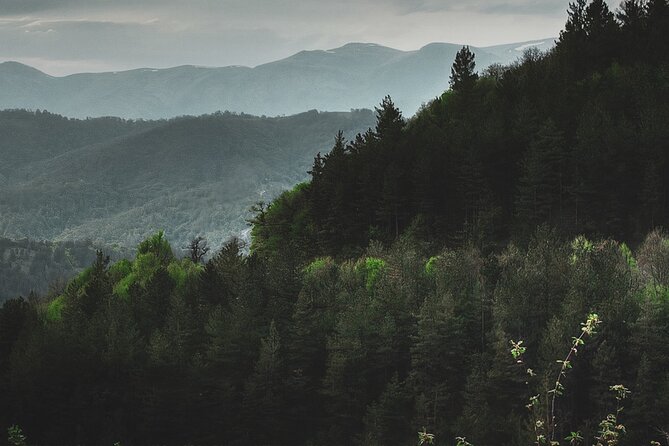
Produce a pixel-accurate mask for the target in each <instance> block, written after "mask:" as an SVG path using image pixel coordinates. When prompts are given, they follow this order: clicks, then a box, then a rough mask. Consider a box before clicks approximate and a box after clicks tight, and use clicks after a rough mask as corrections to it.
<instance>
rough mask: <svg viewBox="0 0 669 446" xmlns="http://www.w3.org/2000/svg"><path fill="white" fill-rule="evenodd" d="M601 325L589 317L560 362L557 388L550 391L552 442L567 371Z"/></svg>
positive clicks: (596, 319)
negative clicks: (557, 401)
mask: <svg viewBox="0 0 669 446" xmlns="http://www.w3.org/2000/svg"><path fill="white" fill-rule="evenodd" d="M599 324H601V321H600V320H599V316H598V315H597V314H595V313H591V314H589V315H588V318H587V319H586V321H585V322H583V323H581V334H580V336H578V337H574V338H572V345H571V349H570V350H569V353H568V354H567V357H566V358H565V359H563V360H558V364H561V367H560V373H559V374H558V377H557V379H556V380H555V387H553V389H551V390H549V391H548V393H549V394H552V395H551V410H550V414H549V419H548V420H547V422H548V424H549V425H550V431H551V442H554V441H555V427H556V425H557V423H556V422H555V399H556V398H557V397H558V396H561V395H562V393H563V392H564V386H563V385H562V379H563V378H564V377H566V376H567V371H569V370H571V360H572V358H573V357H574V356H576V355H577V354H578V348H579V347H581V346H582V345H584V344H585V337H586V336H592V335H594V334H595V333H597V332H596V331H595V329H596V328H597V326H598V325H599Z"/></svg>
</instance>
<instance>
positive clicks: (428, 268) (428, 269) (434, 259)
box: [425, 256, 439, 277]
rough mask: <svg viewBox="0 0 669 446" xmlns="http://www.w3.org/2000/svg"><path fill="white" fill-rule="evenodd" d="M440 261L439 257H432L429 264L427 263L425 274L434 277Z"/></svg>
mask: <svg viewBox="0 0 669 446" xmlns="http://www.w3.org/2000/svg"><path fill="white" fill-rule="evenodd" d="M438 260H439V256H432V257H430V259H429V260H428V261H427V263H425V274H427V275H428V276H429V277H434V274H435V268H436V263H437V261H438Z"/></svg>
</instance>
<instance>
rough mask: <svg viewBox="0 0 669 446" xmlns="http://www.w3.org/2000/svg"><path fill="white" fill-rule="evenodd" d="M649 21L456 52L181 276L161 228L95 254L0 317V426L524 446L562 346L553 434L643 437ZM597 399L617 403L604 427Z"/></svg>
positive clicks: (628, 18) (664, 204) (653, 378)
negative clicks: (441, 74)
mask: <svg viewBox="0 0 669 446" xmlns="http://www.w3.org/2000/svg"><path fill="white" fill-rule="evenodd" d="M668 20H669V5H668V4H667V2H666V0H650V1H648V2H644V3H640V2H638V1H635V0H628V1H626V2H625V3H624V4H623V5H622V7H621V11H620V13H619V14H618V15H617V16H614V15H613V13H611V11H609V10H608V7H607V6H606V3H605V2H603V1H601V0H592V1H591V2H589V3H586V2H585V1H584V0H577V2H576V3H574V4H572V5H571V7H570V18H569V22H568V23H567V26H566V28H565V31H564V32H563V34H562V35H561V37H560V41H559V42H558V45H557V47H556V49H555V50H554V51H553V52H551V53H548V54H543V55H542V54H537V53H536V52H529V53H528V54H527V55H526V56H525V58H524V60H523V61H522V62H521V63H518V64H517V65H514V66H511V67H506V68H505V67H494V68H492V69H489V70H487V71H486V72H485V73H482V74H481V75H480V76H477V75H475V73H474V72H473V64H472V56H471V54H469V51H468V50H467V49H463V50H462V52H461V54H460V55H459V57H458V59H459V63H456V64H455V65H454V68H453V72H452V79H451V80H452V87H453V88H452V89H451V90H449V91H448V92H446V93H444V95H443V96H442V97H440V98H438V99H436V100H435V101H434V102H432V103H430V104H428V105H427V106H426V107H425V108H424V109H423V110H422V111H421V112H420V113H419V114H418V115H417V116H416V117H414V118H412V119H411V120H410V121H409V122H407V121H405V119H404V118H403V117H402V115H401V113H400V111H399V110H398V109H397V108H396V107H395V106H394V104H393V102H392V100H391V99H390V98H386V99H384V100H383V102H382V104H381V106H380V107H379V109H378V110H377V124H376V127H375V128H374V129H373V130H369V131H368V132H366V133H364V134H360V135H359V136H358V137H356V138H355V139H354V140H353V141H352V142H348V143H347V142H346V140H345V137H344V134H343V133H341V132H340V133H339V134H338V135H337V136H336V139H335V145H334V147H333V149H332V151H331V152H330V153H328V154H327V155H325V156H323V157H321V156H320V155H318V156H317V157H316V159H315V160H314V163H313V167H312V169H311V176H312V179H311V181H310V182H308V183H302V184H300V185H298V186H297V187H295V188H294V189H293V190H291V191H288V192H286V193H284V194H283V195H281V196H280V197H279V198H278V199H276V200H274V201H273V202H272V203H271V204H269V205H264V204H259V205H258V206H256V208H255V210H256V215H255V217H254V218H253V224H254V227H253V245H252V249H251V253H250V254H248V255H245V254H243V249H242V246H241V244H240V242H239V241H238V240H236V239H233V240H231V241H230V242H228V243H227V244H225V246H223V248H222V249H220V250H219V251H218V252H217V253H216V254H215V255H213V257H212V258H211V259H210V260H208V261H207V262H206V263H202V262H201V261H200V260H201V258H202V257H201V256H200V254H201V252H202V251H201V249H203V248H202V246H204V245H202V244H201V243H199V242H198V243H196V242H195V241H194V242H193V243H192V244H191V245H190V247H191V249H193V252H191V253H189V254H188V255H186V256H185V257H184V258H180V257H179V256H176V255H175V254H174V252H173V250H172V248H171V246H170V244H169V243H168V242H167V240H166V237H165V235H164V234H163V233H162V232H159V233H156V234H155V235H153V236H151V237H150V238H148V239H147V240H145V241H144V242H142V243H141V244H140V245H139V246H138V248H137V254H136V256H135V258H134V259H133V260H122V261H119V262H116V263H113V264H112V263H111V262H109V260H108V259H107V258H106V257H105V256H104V255H103V254H102V253H98V255H97V256H96V260H95V261H94V262H93V264H92V266H91V267H90V268H88V269H86V270H85V271H84V272H82V273H81V274H80V275H79V276H77V277H75V278H74V279H72V280H71V281H70V282H69V283H68V285H67V286H66V287H65V288H64V289H63V290H62V292H59V293H52V294H51V295H48V296H45V297H44V298H42V299H31V300H30V301H29V302H27V301H25V300H23V299H13V300H10V301H8V302H6V303H5V304H4V306H3V307H2V309H0V394H1V395H3V398H2V399H1V400H0V428H3V429H5V428H10V427H11V426H20V427H21V429H22V431H17V430H16V428H12V431H11V432H13V434H14V436H16V435H24V434H25V435H26V436H27V437H28V440H29V441H33V442H36V443H56V444H61V443H62V444H65V443H67V444H75V443H76V444H100V443H106V444H112V443H114V442H116V441H120V442H122V443H123V444H191V443H192V444H232V445H235V444H239V445H242V444H243V445H247V444H253V445H255V444H258V445H262V444H276V445H287V444H291V445H292V444H296V445H350V444H365V445H406V444H412V443H415V441H416V434H417V432H418V431H419V430H423V429H424V431H423V432H424V434H423V436H422V437H421V438H423V439H428V438H431V437H430V436H429V435H428V433H430V434H433V435H435V438H436V442H437V443H438V444H451V442H454V438H455V437H456V436H460V437H466V439H467V441H469V442H471V443H473V444H475V445H477V446H505V445H517V446H520V445H528V444H532V442H533V441H534V436H533V427H532V426H531V425H530V424H531V421H530V420H531V419H530V416H529V415H530V414H529V413H528V410H527V408H526V404H527V402H528V398H531V397H532V396H533V395H536V394H539V395H546V394H549V392H550V391H551V389H553V388H555V387H556V385H555V380H556V376H558V373H560V371H561V370H563V368H564V367H566V366H565V364H564V363H560V362H556V360H560V359H563V358H565V355H566V354H567V353H568V352H570V351H571V350H570V349H572V348H574V347H573V346H574V345H577V347H578V355H577V356H576V357H574V358H571V356H570V357H569V358H570V359H571V360H570V362H569V366H570V367H571V370H570V372H569V373H568V374H566V375H565V376H564V377H563V379H561V384H560V385H561V386H564V388H565V390H564V391H562V390H561V392H562V393H563V395H562V396H560V397H559V398H556V406H555V407H556V409H555V414H556V416H557V419H558V420H559V422H558V424H557V426H556V435H555V438H556V439H558V440H561V439H565V438H567V437H568V436H569V437H570V438H571V439H572V440H564V441H563V442H562V444H568V443H571V444H577V443H575V441H576V437H582V439H583V442H584V444H593V442H595V441H594V438H595V436H597V435H598V431H599V430H600V429H604V427H600V425H599V421H600V420H601V419H602V417H603V416H604V415H605V414H607V413H612V412H614V413H616V414H619V415H620V418H621V419H624V424H625V426H626V427H627V434H626V435H624V436H623V437H622V438H621V439H620V440H621V441H620V443H619V444H621V445H624V444H627V445H641V444H649V441H651V440H655V439H660V438H662V435H664V434H663V433H666V432H668V431H669V422H668V420H669V374H668V373H667V370H669V342H668V341H669V237H668V236H667V235H665V234H664V233H663V232H662V231H660V230H653V228H654V227H655V226H658V225H661V224H662V223H663V222H666V220H667V217H668V215H667V212H669V202H668V200H669V197H668V196H667V187H668V186H669V183H668V181H669V172H667V169H668V168H669V166H668V165H667V161H669V160H667V149H669V127H668V126H667V122H668V121H667V118H668V117H669V100H668V99H669V76H668V73H669V65H668V63H669V60H667V58H668V57H669V51H667V48H669V46H668V45H667V43H668V40H667V39H668V36H667V35H666V32H664V31H665V30H666V29H667V23H668V22H667V21H668ZM212 119H213V118H212ZM579 234H584V235H579ZM615 240H619V241H615ZM623 242H627V243H629V244H630V245H631V246H633V248H634V249H630V248H629V247H628V245H627V244H625V243H623ZM594 313H596V314H597V315H598V320H601V321H602V323H601V325H599V326H598V327H597V333H596V334H595V333H594V331H593V332H592V333H588V334H589V335H590V334H592V335H593V336H592V337H591V338H589V339H588V341H587V343H586V344H585V345H580V344H577V343H575V342H576V341H575V340H574V339H577V340H578V339H579V338H578V336H579V334H580V333H581V332H582V329H583V327H582V326H581V325H580V324H581V323H582V322H583V320H584V319H585V318H586V317H588V315H591V314H594ZM588 320H591V319H588ZM586 328H587V326H586ZM510 340H515V341H516V342H515V343H514V344H510ZM519 340H522V341H523V343H522V349H523V358H522V361H523V362H522V364H521V363H519V362H518V355H519V353H520V345H521V344H519ZM512 350H513V353H514V355H515V356H516V357H514V356H512V354H511V351H512ZM526 364H527V367H531V368H532V371H531V372H532V373H531V376H530V375H528V372H527V370H526ZM528 376H529V378H528ZM614 385H620V386H625V388H628V389H630V391H631V394H630V395H629V396H628V397H627V399H626V400H625V408H624V411H622V412H620V413H619V412H618V411H617V410H616V405H617V401H616V399H615V397H614V396H610V395H609V392H608V390H609V389H610V387H611V386H614ZM620 386H616V387H614V389H619V390H620V389H623V390H622V392H623V393H624V392H626V390H624V388H623V387H620ZM542 410H543V409H542ZM615 424H616V425H617V423H615ZM612 429H617V426H613V427H612ZM572 432H579V433H578V434H572ZM17 433H18V434H17ZM600 437H601V435H600ZM616 441H618V440H617V439H616ZM600 443H601V441H600ZM460 444H466V443H465V442H464V441H460ZM602 444H604V443H602ZM607 444H609V445H610V444H613V443H611V442H609V443H607Z"/></svg>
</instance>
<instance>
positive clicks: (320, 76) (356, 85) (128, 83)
mask: <svg viewBox="0 0 669 446" xmlns="http://www.w3.org/2000/svg"><path fill="white" fill-rule="evenodd" d="M553 41H554V39H552V38H550V39H544V40H541V41H537V42H523V43H515V44H510V45H502V46H498V47H490V48H473V51H474V52H475V53H476V55H477V63H478V67H479V68H481V69H482V68H485V67H487V66H488V65H490V64H492V63H504V64H506V63H510V62H512V61H514V60H516V59H517V58H518V57H519V56H520V55H521V54H522V51H523V50H524V49H525V48H529V47H530V46H537V47H538V48H539V49H542V50H545V49H548V48H550V47H552V45H553ZM460 48H461V45H455V44H448V43H433V44H430V45H426V46H425V47H423V48H421V49H419V50H416V51H399V50H396V49H392V48H387V47H383V46H380V45H375V44H370V43H351V44H347V45H344V46H343V47H341V48H336V49H332V50H327V51H323V50H317V51H302V52H299V53H297V54H295V55H293V56H291V57H288V58H286V59H283V60H279V61H276V62H271V63H267V64H264V65H260V66H258V67H255V68H248V67H239V66H230V67H222V68H204V67H195V66H181V67H175V68H168V69H160V70H157V69H149V68H144V69H137V70H130V71H123V72H111V73H95V74H74V75H70V76H65V77H52V76H49V75H47V74H44V73H42V72H40V71H38V70H35V69H33V68H30V67H27V66H25V65H21V64H18V63H16V62H7V63H3V64H0V108H5V109H6V108H29V109H46V110H49V111H51V112H55V113H60V114H63V115H66V116H71V117H88V116H120V117H124V118H144V119H157V118H169V117H174V116H181V115H200V114H204V113H213V112H215V111H218V110H229V111H234V112H244V113H251V114H255V115H268V116H276V115H288V114H295V113H300V112H303V111H304V110H311V109H318V110H350V109H356V108H370V107H372V106H374V105H375V104H376V103H377V102H378V101H379V98H381V97H384V96H385V95H386V94H390V95H391V96H393V98H394V99H395V101H396V103H397V104H398V105H399V106H400V107H401V108H402V109H403V110H404V111H405V112H406V113H407V114H413V113H414V112H415V111H416V110H417V109H418V108H419V107H420V105H421V104H422V103H423V102H427V101H429V100H431V99H433V98H434V97H435V96H437V95H439V94H441V92H442V91H443V90H444V89H445V88H446V87H447V86H448V76H449V72H450V71H449V70H450V66H451V63H452V62H453V59H454V57H455V53H456V52H457V50H458V49H460Z"/></svg>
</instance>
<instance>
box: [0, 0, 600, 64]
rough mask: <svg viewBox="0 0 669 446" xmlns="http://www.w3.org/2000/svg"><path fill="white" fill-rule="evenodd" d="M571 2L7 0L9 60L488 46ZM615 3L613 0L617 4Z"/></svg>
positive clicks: (549, 23) (539, 28) (217, 60)
mask: <svg viewBox="0 0 669 446" xmlns="http://www.w3.org/2000/svg"><path fill="white" fill-rule="evenodd" d="M567 4H568V0H564V1H563V0H0V61H6V60H16V61H19V62H24V63H27V64H29V65H32V66H35V67H37V68H39V69H41V70H43V71H46V72H47V73H49V74H52V75H63V74H69V73H74V72H83V71H86V72H89V71H113V70H123V69H130V68H138V67H156V68H161V67H169V66H176V65H185V64H193V65H207V66H225V65H248V66H255V65H258V64H261V63H264V62H269V61H272V60H276V59H280V58H283V57H287V56H289V55H291V54H293V53H295V52H297V51H300V50H303V49H330V48H335V47H338V46H341V45H343V44H345V43H348V42H373V43H378V44H382V45H386V46H390V47H394V48H398V49H403V50H413V49H418V48H420V47H422V46H423V45H425V44H427V43H430V42H452V43H467V44H470V45H474V46H487V45H494V44H502V43H511V42H519V41H526V40H534V39H541V38H546V37H551V36H557V35H558V34H559V31H560V29H561V28H562V26H563V25H564V22H565V20H566V9H567ZM610 4H611V3H610Z"/></svg>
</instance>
